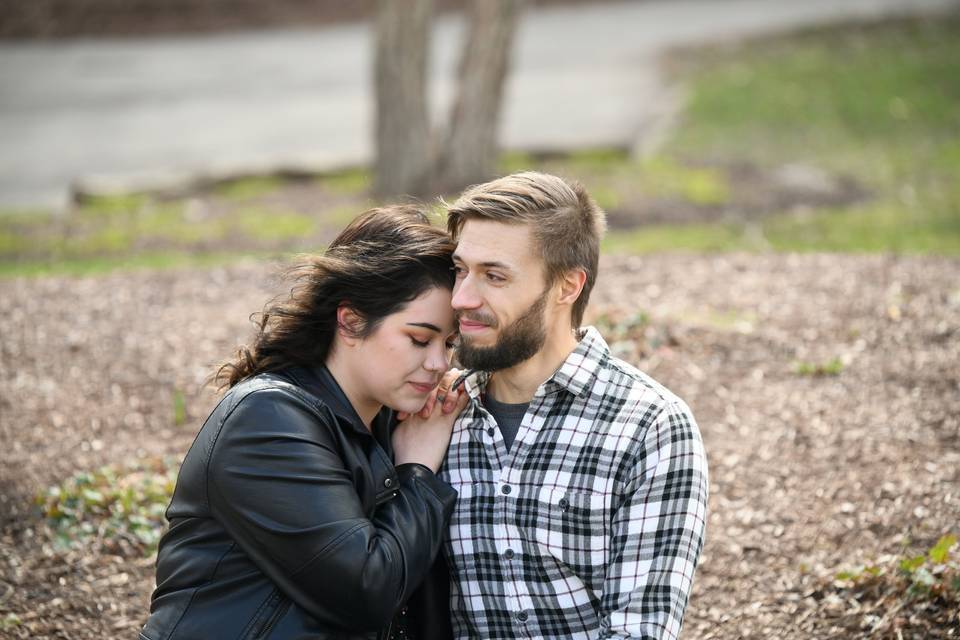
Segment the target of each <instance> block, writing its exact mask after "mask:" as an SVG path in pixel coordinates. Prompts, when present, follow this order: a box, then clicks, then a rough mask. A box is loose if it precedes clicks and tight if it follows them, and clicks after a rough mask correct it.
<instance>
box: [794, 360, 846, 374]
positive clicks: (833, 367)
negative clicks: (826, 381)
mask: <svg viewBox="0 0 960 640" xmlns="http://www.w3.org/2000/svg"><path fill="white" fill-rule="evenodd" d="M793 371H794V373H796V374H797V375H800V376H813V377H823V376H838V375H840V372H841V371H843V360H841V359H840V358H831V359H830V360H828V361H826V362H806V361H803V360H801V361H798V362H795V363H794V365H793Z"/></svg>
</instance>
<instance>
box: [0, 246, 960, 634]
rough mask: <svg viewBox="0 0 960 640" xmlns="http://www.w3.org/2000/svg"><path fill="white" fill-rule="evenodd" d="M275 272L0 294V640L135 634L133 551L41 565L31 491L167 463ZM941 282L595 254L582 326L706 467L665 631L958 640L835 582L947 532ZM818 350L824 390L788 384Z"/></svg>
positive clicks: (805, 267) (958, 468) (819, 262)
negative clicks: (701, 453)
mask: <svg viewBox="0 0 960 640" xmlns="http://www.w3.org/2000/svg"><path fill="white" fill-rule="evenodd" d="M278 266H279V265H278V264H275V263H263V262H248V263H241V264H236V265H233V266H230V267H223V268H206V269H193V270H189V269H182V270H173V271H134V272H127V273H114V274H109V275H104V276H97V277H86V278H67V277H45V278H39V279H8V280H2V281H0V299H2V300H3V302H4V304H3V307H4V310H5V312H4V313H3V314H2V315H0V336H2V338H0V442H2V443H3V444H4V446H3V447H2V448H0V637H9V638H71V639H75V640H84V639H91V640H92V639H97V640H101V639H102V638H123V637H126V638H130V637H134V635H135V633H136V631H137V629H138V627H139V626H140V625H141V624H142V623H143V622H144V620H145V619H146V615H147V612H148V606H149V596H150V592H151V589H152V588H153V558H149V557H148V558H138V557H135V556H121V555H114V554H112V553H111V552H109V551H107V550H106V549H105V548H104V547H102V546H98V545H95V544H90V545H86V546H83V547H81V548H79V549H76V550H73V551H62V550H58V549H57V548H56V547H55V546H54V545H53V544H52V542H51V535H50V531H49V528H48V527H47V525H46V523H45V521H44V520H43V519H42V517H41V516H40V514H39V513H38V512H37V511H36V508H35V507H34V506H33V503H32V499H33V496H34V495H35V494H36V493H37V492H38V491H41V490H43V489H44V488H46V487H48V486H50V485H53V484H57V483H59V482H62V481H63V480H64V478H66V477H68V476H70V475H71V474H73V473H75V472H77V471H81V470H92V469H95V468H97V467H98V466H100V465H104V464H121V463H125V462H127V461H131V460H146V459H152V458H155V457H158V456H164V455H173V456H182V455H183V454H184V453H185V452H186V449H187V447H189V445H190V442H191V441H192V438H193V436H194V434H195V431H196V429H197V428H198V426H199V424H200V423H201V422H202V420H203V418H204V417H205V416H206V414H207V412H208V411H209V410H210V409H211V408H212V406H213V404H214V403H215V401H216V399H217V395H216V393H215V392H214V391H213V390H212V389H211V388H209V387H205V386H204V384H203V383H204V380H205V379H206V377H207V376H208V374H209V373H210V372H211V370H212V366H213V365H214V364H215V363H217V362H219V361H221V360H222V359H224V358H226V357H228V356H230V355H231V353H232V352H233V349H234V348H235V346H236V345H237V344H239V343H241V342H243V341H245V340H247V339H248V338H249V337H250V335H251V330H252V325H251V324H250V323H249V321H248V316H249V314H250V313H251V312H253V311H257V310H259V309H260V308H261V307H262V305H263V303H264V302H265V301H266V300H267V299H268V298H270V297H271V296H273V295H275V294H277V293H279V292H281V291H282V290H283V284H282V283H281V282H280V281H278V279H277V278H276V273H277V268H278ZM958 274H960V261H958V260H956V259H940V258H911V257H894V256H885V257H884V256H836V255H718V256H685V255H662V256H648V257H643V258H639V257H608V258H605V259H604V261H603V263H602V267H601V276H600V280H599V283H598V286H597V289H596V291H595V292H594V296H593V303H592V306H591V310H590V317H591V318H592V319H593V320H594V321H596V322H597V323H598V324H600V325H601V326H608V327H610V333H611V341H612V342H613V346H614V348H615V349H616V351H617V352H618V353H620V354H622V355H623V356H624V357H625V358H626V359H628V360H630V361H632V362H633V363H634V364H636V365H638V366H639V367H640V368H642V369H644V370H645V371H647V372H648V373H650V374H651V375H653V376H654V377H655V378H657V379H659V380H660V381H662V382H663V383H665V384H666V385H667V386H668V387H670V388H672V389H673V390H674V391H675V392H677V393H678V394H679V395H680V396H681V397H683V398H684V399H686V400H687V401H688V403H689V404H690V406H691V407H692V408H693V410H694V412H695V414H696V416H697V418H698V421H699V424H700V426H701V429H702V432H703V436H704V440H705V443H706V447H707V452H708V456H709V460H710V475H711V484H710V490H711V496H710V516H709V524H708V530H707V543H706V546H705V549H704V553H703V556H702V561H701V565H700V567H699V569H698V571H697V575H696V579H695V588H694V592H693V595H692V598H691V602H690V606H689V608H688V611H687V616H686V623H685V630H684V633H683V637H684V638H687V639H696V638H699V639H703V640H706V639H708V638H757V639H759V638H791V639H794V638H824V637H837V638H857V637H864V638H866V637H890V638H897V637H902V638H946V637H960V619H958V618H957V617H956V612H952V611H948V612H943V611H941V612H940V613H938V614H937V615H938V616H939V617H934V616H928V617H927V618H922V617H921V618H920V619H914V617H911V616H910V615H907V613H906V611H907V610H904V611H905V612H904V613H902V614H898V615H899V617H897V618H896V619H895V620H893V621H892V622H890V621H888V622H890V624H888V625H887V627H885V629H886V630H887V631H888V632H885V633H872V632H871V629H872V628H873V626H872V625H875V624H876V620H874V619H872V618H869V617H868V616H863V615H859V614H858V613H857V609H856V607H855V606H854V604H856V605H857V606H860V604H858V603H853V604H851V602H852V601H851V599H850V597H849V595H848V594H846V593H845V592H843V591H838V590H837V589H835V588H834V586H833V578H832V577H833V576H834V575H835V573H836V572H837V571H839V570H841V569H849V568H851V567H853V566H855V565H858V564H869V563H872V562H878V561H879V562H883V561H884V558H886V559H888V560H889V558H891V557H892V556H893V555H894V554H896V555H899V554H901V553H902V552H903V550H904V548H905V547H907V548H911V549H913V548H916V549H924V550H925V549H927V548H929V547H930V546H931V545H932V544H933V543H934V542H935V541H936V540H937V538H938V537H939V536H940V535H942V534H943V533H946V532H948V531H950V530H951V529H953V532H954V533H960V531H958V530H957V527H958V524H957V523H958V522H960V366H958V362H960V278H958ZM638 311H642V312H643V314H644V319H643V321H642V322H640V323H638V324H635V325H631V326H633V329H632V332H627V333H624V332H621V333H619V334H618V333H617V332H618V331H619V330H620V328H622V327H624V326H626V325H627V324H628V319H630V318H637V317H638V315H637V312H638ZM614 334H616V335H614ZM617 336H619V337H617ZM834 358H839V359H840V361H841V362H842V363H843V366H842V370H841V371H839V373H838V375H802V374H801V373H799V372H798V371H799V370H798V365H797V363H815V364H816V363H825V362H828V361H830V360H832V359H834ZM177 390H179V392H182V394H183V396H184V398H185V406H186V421H185V424H183V425H181V426H175V424H174V423H175V421H174V419H173V414H174V408H173V397H174V393H175V391H177ZM887 608H889V607H886V608H884V607H881V611H884V610H886V609H887ZM9 614H15V615H16V616H17V617H18V618H19V620H20V622H19V623H18V624H14V623H4V622H3V621H4V620H5V619H6V617H7V616H8V615H9ZM890 625H893V626H890ZM890 629H894V630H896V631H897V633H894V631H890ZM950 633H952V634H953V635H952V636H951V635H949V634H950ZM897 634H899V635H897Z"/></svg>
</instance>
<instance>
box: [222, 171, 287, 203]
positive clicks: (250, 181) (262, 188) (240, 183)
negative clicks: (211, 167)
mask: <svg viewBox="0 0 960 640" xmlns="http://www.w3.org/2000/svg"><path fill="white" fill-rule="evenodd" d="M283 183H284V180H283V179H282V178H280V177H278V176H251V177H248V178H237V179H236V180H228V181H226V182H222V183H220V184H218V185H217V186H216V187H214V192H215V193H217V194H218V195H220V196H223V197H224V198H227V199H229V200H250V199H252V198H258V197H261V196H265V195H269V194H271V193H273V192H274V191H277V190H278V189H279V188H280V187H282V186H283Z"/></svg>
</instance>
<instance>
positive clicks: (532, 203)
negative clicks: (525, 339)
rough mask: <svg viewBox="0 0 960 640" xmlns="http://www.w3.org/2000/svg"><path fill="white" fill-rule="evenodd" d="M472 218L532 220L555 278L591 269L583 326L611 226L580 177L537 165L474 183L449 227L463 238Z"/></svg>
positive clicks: (577, 312) (578, 316) (583, 296)
mask: <svg viewBox="0 0 960 640" xmlns="http://www.w3.org/2000/svg"><path fill="white" fill-rule="evenodd" d="M467 220H491V221H494V222H502V223H505V224H529V225H530V228H531V230H532V232H533V237H534V238H535V240H536V242H537V248H538V249H539V251H540V256H541V257H542V259H543V262H544V265H545V267H546V277H547V283H548V284H553V283H554V282H556V280H557V279H558V278H560V277H561V276H562V275H563V274H565V273H567V272H569V271H570V270H572V269H583V270H584V271H585V272H586V274H587V279H586V282H585V283H584V285H583V290H582V291H581V292H580V296H579V297H578V298H577V300H576V302H574V304H573V307H572V309H571V318H570V320H571V323H572V324H573V327H574V328H576V327H579V326H580V323H581V321H582V320H583V312H584V310H586V308H587V302H588V301H589V299H590V291H591V290H592V289H593V285H594V283H595V282H596V281H597V269H598V266H599V261H600V238H601V237H602V236H603V232H604V230H605V229H606V222H605V217H604V213H603V210H602V209H601V208H600V207H598V206H597V203H596V202H594V201H593V198H591V197H590V195H589V194H588V193H587V190H586V189H584V188H583V186H582V185H581V184H580V183H578V182H568V181H566V180H564V179H562V178H558V177H557V176H553V175H550V174H546V173H538V172H535V171H524V172H521V173H514V174H511V175H508V176H504V177H502V178H498V179H496V180H491V181H490V182H485V183H483V184H478V185H475V186H472V187H470V188H469V189H467V190H466V191H464V192H463V194H462V195H461V196H460V197H459V198H458V199H457V201H456V202H454V203H453V205H451V206H450V208H449V212H448V216H447V230H448V231H449V232H450V235H452V236H453V238H454V240H456V239H458V238H459V236H460V232H461V231H463V225H464V224H466V222H467Z"/></svg>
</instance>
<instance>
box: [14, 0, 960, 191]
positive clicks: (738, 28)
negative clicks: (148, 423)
mask: <svg viewBox="0 0 960 640" xmlns="http://www.w3.org/2000/svg"><path fill="white" fill-rule="evenodd" d="M958 7H960V1H958V0H802V1H798V0H649V1H644V2H611V3H609V4H593V5H587V6H578V7H565V8H549V9H534V10H530V11H528V12H527V14H526V15H525V16H524V19H523V23H522V26H521V29H520V33H519V39H518V43H517V50H516V56H515V59H514V60H515V64H514V70H513V74H512V75H511V77H510V81H509V86H508V90H507V96H506V109H505V114H504V117H505V120H504V123H503V142H504V144H505V145H506V146H507V147H511V148H573V147H578V146H584V145H590V146H593V145H606V144H615V145H630V144H631V143H632V142H633V141H634V140H635V139H636V138H637V135H638V133H639V131H640V130H641V128H642V127H643V126H644V123H645V122H648V121H649V120H650V119H651V118H653V117H655V116H656V115H657V112H658V105H659V104H660V103H662V101H663V99H664V94H663V93H662V92H663V90H664V88H663V86H662V83H661V81H660V78H659V76H658V72H657V65H656V59H657V56H658V55H660V54H661V53H662V52H664V51H665V50H667V49H668V48H670V47H675V46H682V45H692V44H698V43H703V42H708V41H724V40H732V39H737V38H742V37H745V36H750V35H755V34H761V33H767V32H773V31H777V30H783V29H791V28H796V27H801V26H806V25H813V24H820V23H827V22H833V21H838V20H846V19H851V18H874V17H879V16H884V15H891V14H900V13H918V12H933V11H943V10H946V9H949V8H958ZM462 30H463V25H462V22H461V21H460V20H458V19H455V18H445V19H442V20H439V21H438V23H437V25H436V29H435V34H434V48H433V67H434V69H433V74H434V75H433V77H434V82H433V86H432V99H433V103H432V104H433V105H434V115H435V116H438V115H444V116H445V113H446V109H447V106H448V105H449V102H450V97H451V95H452V92H453V86H454V84H453V70H454V67H455V63H456V57H457V55H458V51H459V43H460V37H461V33H462ZM371 49H372V43H371V29H370V28H369V27H368V26H367V25H348V26H337V27H332V28H324V29H315V30H283V31H268V32H256V33H245V34H230V35H213V36H210V35H207V36H190V37H168V38H162V39H140V40H120V39H109V40H73V41H66V42H38V43H13V42H6V43H0V208H8V209H9V208H10V207H34V206H44V207H51V206H53V207H57V206H62V205H63V204H64V203H65V202H66V200H67V197H68V194H69V188H70V185H71V183H73V182H74V181H76V180H78V179H83V180H87V181H92V182H94V183H96V182H97V181H98V180H99V181H100V182H101V183H103V184H111V183H114V182H115V180H116V179H120V180H121V181H123V182H127V183H131V182H132V183H138V182H139V183H142V184H158V183H162V182H163V181H165V180H177V179H180V178H182V177H183V176H185V175H190V174H194V173H197V172H200V173H213V174H229V173H233V172H246V171H260V170H269V169H275V168H279V167H305V168H312V169H323V168H331V167H335V166H342V165H345V164H354V163H360V162H366V161H368V160H369V158H370V156H371V149H372V143H371V135H370V129H371V122H372V112H371V103H372V100H371V87H370V77H371V64H372V62H371ZM435 119H437V120H440V119H445V117H444V118H439V117H435Z"/></svg>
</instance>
